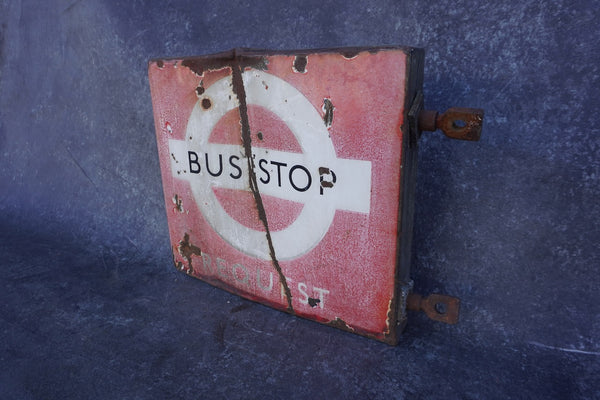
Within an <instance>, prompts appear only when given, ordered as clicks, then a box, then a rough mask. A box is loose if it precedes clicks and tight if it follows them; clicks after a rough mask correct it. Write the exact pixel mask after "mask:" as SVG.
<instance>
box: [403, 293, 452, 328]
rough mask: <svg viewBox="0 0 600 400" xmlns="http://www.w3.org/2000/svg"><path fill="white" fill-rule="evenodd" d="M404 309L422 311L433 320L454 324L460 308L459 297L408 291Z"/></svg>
mask: <svg viewBox="0 0 600 400" xmlns="http://www.w3.org/2000/svg"><path fill="white" fill-rule="evenodd" d="M406 309H407V310H411V311H423V312H424V313H425V314H426V315H427V316H428V317H429V318H430V319H432V320H434V321H440V322H445V323H447V324H456V323H457V322H458V313H459V309H460V299H458V298H456V297H452V296H446V295H443V294H430V295H429V296H427V297H425V298H424V297H423V296H421V295H420V294H417V293H410V294H409V295H408V297H407V298H406Z"/></svg>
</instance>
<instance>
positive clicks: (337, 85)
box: [149, 47, 423, 344]
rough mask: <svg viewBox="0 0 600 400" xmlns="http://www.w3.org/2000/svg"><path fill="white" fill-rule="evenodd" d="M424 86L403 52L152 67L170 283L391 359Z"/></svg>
mask: <svg viewBox="0 0 600 400" xmlns="http://www.w3.org/2000/svg"><path fill="white" fill-rule="evenodd" d="M422 76H423V51H422V50H420V49H414V48H405V47H383V48H368V49H366V48H364V49H363V48H352V49H338V50H318V51H291V52H268V51H255V50H233V51H230V52H225V53H219V54H214V55H209V56H201V57H189V58H180V59H155V60H151V61H150V63H149V78H150V87H151V93H152V103H153V108H154V118H155V126H156V136H157V143H158V151H159V158H160V165H161V171H162V178H163V188H164V195H165V203H166V206H167V211H168V222H169V233H170V238H171V244H172V251H173V260H174V264H175V266H176V268H177V269H179V270H181V271H183V272H185V273H187V274H189V275H191V276H194V277H196V278H199V279H202V280H204V281H206V282H208V283H210V284H212V285H215V286H217V287H220V288H223V289H225V290H228V291H230V292H233V293H236V294H238V295H240V296H243V297H245V298H247V299H250V300H253V301H257V302H260V303H263V304H267V305H270V306H272V307H274V308H277V309H280V310H283V311H287V312H289V313H292V314H294V315H297V316H301V317H304V318H308V319H312V320H315V321H319V322H322V323H325V324H329V325H333V326H335V327H338V328H342V329H344V330H347V331H350V332H355V333H358V334H361V335H365V336H369V337H372V338H375V339H378V340H381V341H384V342H387V343H390V344H395V343H396V342H397V340H398V334H399V332H400V331H401V330H402V328H403V326H404V323H405V321H406V308H407V297H408V296H409V292H410V289H411V281H410V277H409V270H410V247H411V237H412V219H413V215H412V214H413V211H412V210H413V192H414V178H415V160H416V144H417V139H418V135H419V133H420V132H419V128H418V116H419V115H418V113H419V112H420V111H421V110H420V108H421V107H422V95H421V87H422ZM421 115H423V114H421Z"/></svg>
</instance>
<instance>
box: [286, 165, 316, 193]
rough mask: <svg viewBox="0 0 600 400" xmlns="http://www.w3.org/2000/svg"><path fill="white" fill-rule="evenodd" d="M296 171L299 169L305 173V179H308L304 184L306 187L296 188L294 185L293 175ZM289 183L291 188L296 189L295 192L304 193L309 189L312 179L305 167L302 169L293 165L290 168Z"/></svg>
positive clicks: (300, 166)
mask: <svg viewBox="0 0 600 400" xmlns="http://www.w3.org/2000/svg"><path fill="white" fill-rule="evenodd" d="M297 169H301V170H302V171H304V172H305V173H306V177H307V178H308V182H307V183H306V186H304V187H302V188H301V187H298V186H296V184H295V183H294V178H293V174H294V171H295V170H297ZM290 183H291V184H292V186H293V188H294V189H296V190H297V191H299V192H306V191H307V190H308V188H310V184H311V183H312V178H311V176H310V172H308V170H307V169H306V167H303V166H302V165H294V166H293V167H292V168H290Z"/></svg>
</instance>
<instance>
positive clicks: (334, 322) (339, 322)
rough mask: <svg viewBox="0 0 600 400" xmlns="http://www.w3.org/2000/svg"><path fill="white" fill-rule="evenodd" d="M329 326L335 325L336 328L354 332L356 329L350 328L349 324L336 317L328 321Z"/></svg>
mask: <svg viewBox="0 0 600 400" xmlns="http://www.w3.org/2000/svg"><path fill="white" fill-rule="evenodd" d="M327 325H329V326H333V327H334V328H338V329H342V330H344V331H348V332H354V329H352V328H350V326H348V324H347V323H346V322H345V321H344V320H343V319H341V318H338V317H336V318H335V319H334V320H332V321H329V322H328V323H327Z"/></svg>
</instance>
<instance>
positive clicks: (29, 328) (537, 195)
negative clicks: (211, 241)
mask: <svg viewBox="0 0 600 400" xmlns="http://www.w3.org/2000/svg"><path fill="white" fill-rule="evenodd" d="M598 20H600V8H599V7H598V4H597V3H596V2H594V1H590V0H588V1H566V0H560V1H553V2H539V1H528V0H524V1H520V2H506V3H504V4H503V2H488V4H486V2H481V1H474V0H458V1H457V0H453V1H436V2H420V1H416V0H414V1H379V2H373V3H368V2H362V1H356V0H347V1H340V2H327V1H302V2H285V1H262V2H258V1H257V2H250V1H161V2H150V1H140V0H130V1H112V0H102V1H100V0H98V1H86V0H76V1H67V0H64V1H60V0H52V1H50V0H48V1H19V0H10V1H9V0H0V267H1V268H2V269H1V274H0V284H1V286H2V287H1V288H0V300H1V301H0V397H1V398H3V399H42V398H43V399H64V398H77V399H84V398H85V399H96V398H97V399H109V398H121V399H150V398H152V399H168V398H173V399H174V398H182V399H188V398H189V399H193V398H211V399H212V398H215V399H220V398H224V399H225V398H226V399H238V398H239V399H249V398H269V399H281V398H290V399H296V398H298V399H299V398H358V399H383V398H386V399H387V398H392V399H415V398H417V399H418V398H427V399H448V398H460V399H531V398H543V399H550V398H554V399H558V398H561V399H567V398H576V399H586V398H600V378H599V376H600V333H599V331H600V301H599V299H598V289H599V288H600V273H599V271H600V252H599V243H600V229H599V222H600V218H599V217H600V201H599V200H600V154H599V153H600V138H599V134H600V131H599V122H600V121H599V118H598V116H597V115H598V109H599V106H600V101H599V96H598V93H599V89H600V84H599V77H600V71H599V64H600V50H599V46H598V44H597V41H598V38H599V37H600V29H599V26H600V24H599V23H598ZM369 45H412V46H417V47H423V48H425V49H426V52H427V55H426V67H425V82H426V83H425V90H424V92H425V99H426V100H425V103H426V106H427V107H428V108H431V109H438V110H442V111H443V110H445V109H446V108H448V107H450V106H471V107H481V108H484V109H485V111H486V118H485V123H484V130H483V137H482V140H481V141H480V142H478V143H470V142H458V141H452V140H448V139H446V138H445V137H444V136H443V135H442V134H440V133H431V134H424V136H423V137H422V139H421V141H420V155H419V176H418V185H417V195H416V199H417V211H416V216H415V218H416V220H415V227H416V228H415V242H414V254H415V255H414V259H413V260H414V264H413V277H414V281H415V287H416V289H417V291H419V292H422V293H430V292H442V293H448V294H451V295H455V296H458V297H460V298H461V299H462V311H461V320H460V323H459V324H458V325H456V326H446V325H442V324H439V323H435V322H431V321H429V320H427V319H426V318H425V317H424V316H423V315H420V314H411V315H410V321H409V325H408V327H407V330H406V331H405V334H404V335H403V337H402V339H401V341H400V344H399V346H397V347H390V346H387V345H384V344H381V343H378V342H375V341H372V340H368V339H365V338H362V337H358V336H354V335H351V334H348V333H344V332H341V331H338V330H335V329H332V328H328V327H325V326H322V325H319V324H317V323H313V322H309V321H306V320H302V319H297V318H294V317H292V316H289V315H286V314H283V313H280V312H277V311H274V310H272V309H269V308H267V307H263V306H260V305H257V304H254V303H251V302H248V301H245V300H242V299H240V298H238V297H236V296H233V295H230V294H228V293H226V292H223V291H220V290H218V289H214V288H212V287H211V286H209V285H206V284H204V283H201V282H199V281H196V280H194V279H191V278H188V277H186V276H184V275H181V274H180V273H177V272H176V271H175V270H174V269H173V267H172V261H171V254H170V249H169V241H168V236H167V225H166V213H165V210H164V209H163V198H162V189H161V183H160V174H159V166H158V158H157V151H156V144H155V138H154V126H153V116H152V107H151V102H150V93H149V87H148V80H147V74H146V63H147V60H148V59H149V58H153V57H172V56H189V55H199V54H205V53H211V52H216V51H221V50H227V49H230V48H233V47H255V48H270V49H290V48H292V49H293V48H315V47H339V46H369Z"/></svg>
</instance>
